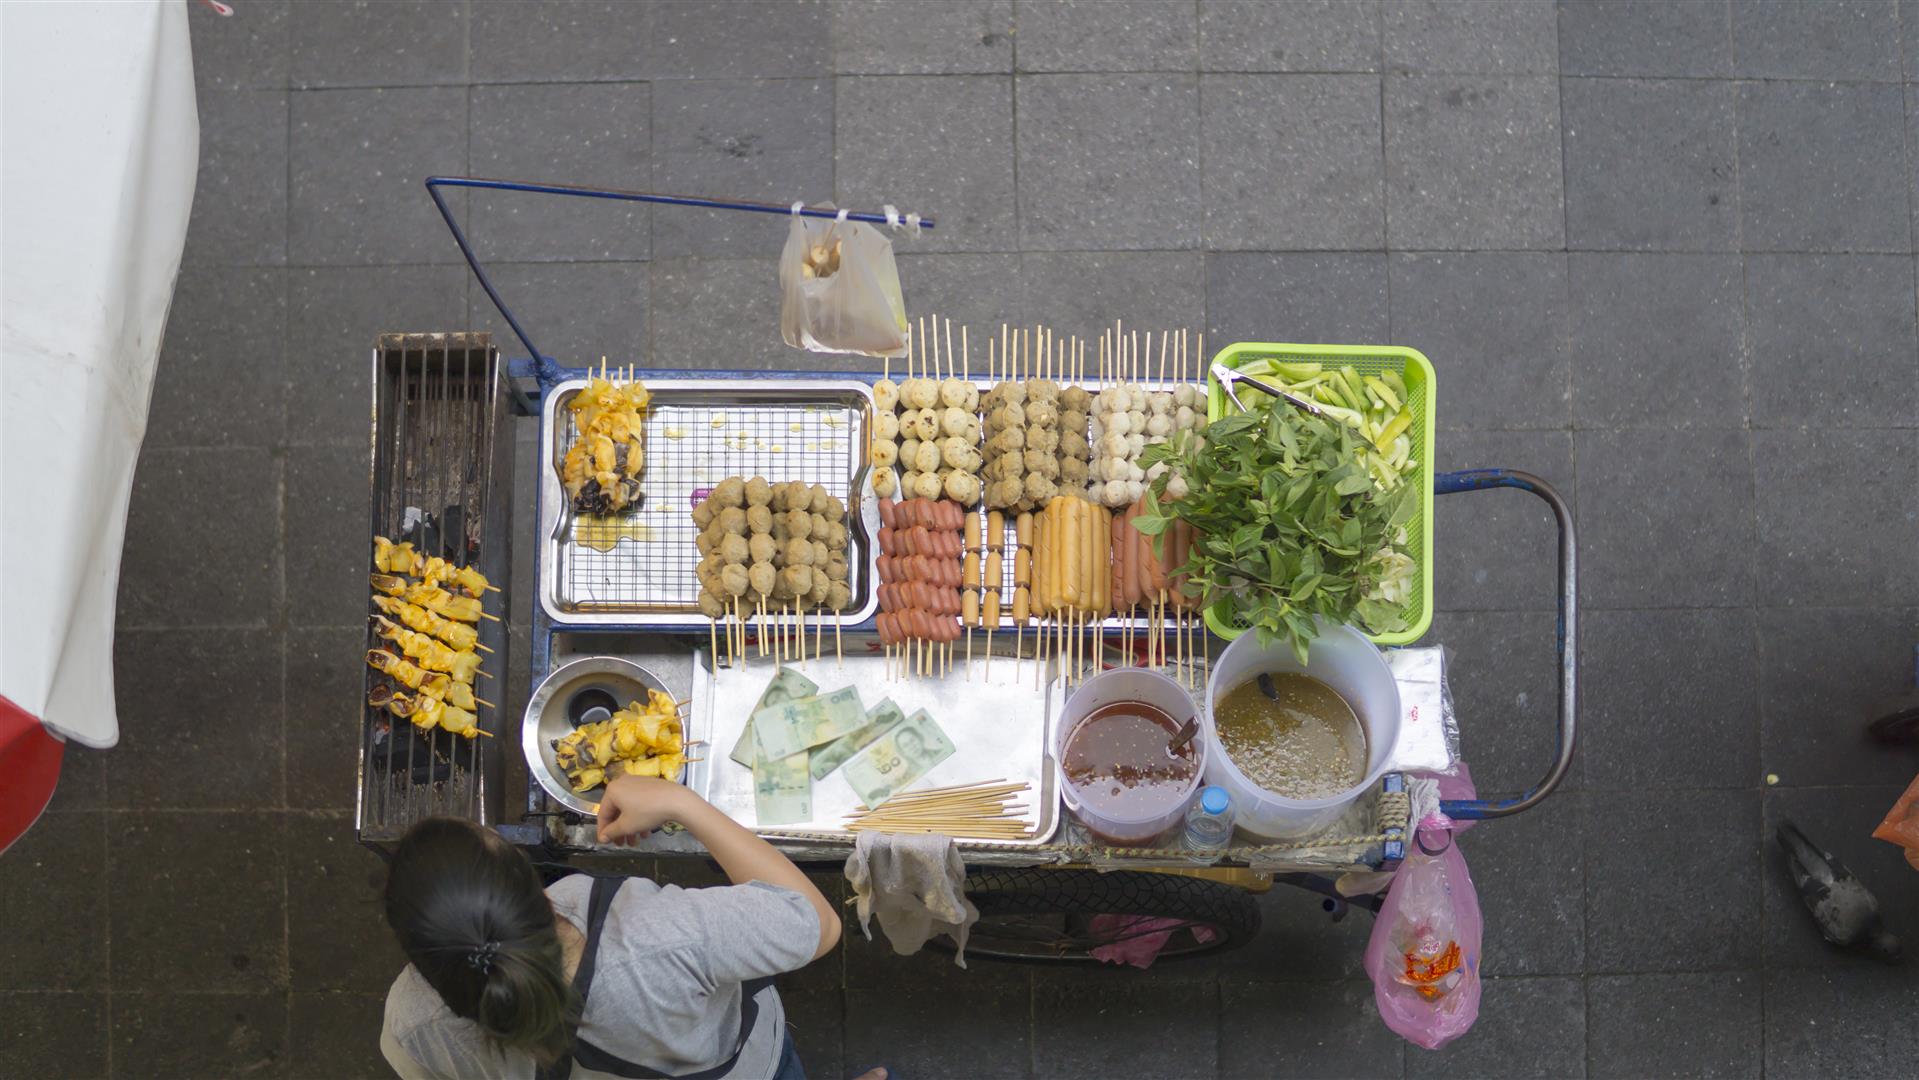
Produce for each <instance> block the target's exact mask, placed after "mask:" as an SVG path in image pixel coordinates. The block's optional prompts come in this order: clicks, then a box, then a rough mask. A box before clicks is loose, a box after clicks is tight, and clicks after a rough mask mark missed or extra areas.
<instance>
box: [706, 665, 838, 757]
mask: <svg viewBox="0 0 1919 1080" xmlns="http://www.w3.org/2000/svg"><path fill="white" fill-rule="evenodd" d="M819 692H820V687H819V684H818V683H816V682H814V681H813V680H811V679H809V678H807V677H806V676H804V675H802V674H800V673H799V672H797V671H794V670H793V669H792V668H781V669H780V673H779V674H778V675H775V676H773V681H772V682H769V683H767V684H766V692H765V693H763V694H761V695H760V701H759V704H757V705H755V706H753V711H754V712H759V711H760V710H761V709H764V708H766V707H767V706H768V705H778V704H779V703H780V702H782V701H791V700H793V699H794V698H803V697H812V696H813V695H814V694H817V693H819ZM726 756H727V757H730V758H732V759H733V760H734V761H737V762H739V763H740V764H742V765H744V766H746V767H747V768H749V769H750V768H752V767H753V718H752V717H751V716H748V717H747V719H746V730H745V731H742V732H740V738H739V741H738V742H735V743H734V744H733V749H732V751H731V752H730V753H728V754H727V755H726Z"/></svg>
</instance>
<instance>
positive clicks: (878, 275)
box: [780, 205, 906, 356]
mask: <svg viewBox="0 0 1919 1080" xmlns="http://www.w3.org/2000/svg"><path fill="white" fill-rule="evenodd" d="M780 336H781V337H782V338H784V339H786V343H787V344H788V345H791V346H793V347H794V348H800V349H808V350H811V351H813V352H830V353H861V354H864V355H866V356H902V355H904V354H905V352H906V301H905V299H904V297H903V296H902V295H901V293H900V274H899V268H898V267H896V266H895V265H894V264H893V242H892V241H891V240H888V239H887V238H886V236H885V235H884V234H882V233H881V232H880V231H879V230H878V229H875V228H874V227H872V226H871V225H868V224H866V223H864V222H860V221H847V220H846V211H844V210H842V211H840V216H839V217H838V218H836V219H834V220H832V221H826V220H823V219H820V218H808V217H801V216H800V214H799V213H798V207H797V205H796V206H795V212H794V214H793V225H792V228H790V229H788V230H787V233H786V248H785V250H783V251H781V252H780Z"/></svg>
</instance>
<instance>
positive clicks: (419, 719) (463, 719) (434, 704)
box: [367, 687, 492, 739]
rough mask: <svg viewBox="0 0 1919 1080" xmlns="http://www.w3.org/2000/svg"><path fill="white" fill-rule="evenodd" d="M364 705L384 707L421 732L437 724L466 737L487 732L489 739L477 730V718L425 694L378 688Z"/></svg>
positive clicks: (368, 696)
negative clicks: (410, 722)
mask: <svg viewBox="0 0 1919 1080" xmlns="http://www.w3.org/2000/svg"><path fill="white" fill-rule="evenodd" d="M382 691H384V692H382ZM367 704H369V705H372V706H374V707H375V708H384V709H386V711H388V712H390V713H392V714H393V715H395V716H399V717H404V718H405V719H408V720H411V721H412V722H413V726H414V727H417V728H419V729H420V730H421V731H431V730H432V729H434V728H435V727H440V728H444V729H446V730H447V731H450V732H452V733H453V734H455V735H462V736H465V737H466V738H469V739H471V738H473V737H474V736H476V735H487V737H488V738H492V736H491V735H488V734H487V732H485V731H482V730H480V719H479V717H477V716H474V715H473V714H472V713H471V712H469V711H467V710H466V709H462V708H460V707H459V706H457V705H449V704H447V703H446V702H444V701H441V700H439V699H438V698H433V697H428V696H427V695H425V694H414V695H409V694H396V693H394V692H392V691H391V690H386V688H385V687H381V688H380V689H377V690H375V691H374V692H373V693H371V694H368V695H367Z"/></svg>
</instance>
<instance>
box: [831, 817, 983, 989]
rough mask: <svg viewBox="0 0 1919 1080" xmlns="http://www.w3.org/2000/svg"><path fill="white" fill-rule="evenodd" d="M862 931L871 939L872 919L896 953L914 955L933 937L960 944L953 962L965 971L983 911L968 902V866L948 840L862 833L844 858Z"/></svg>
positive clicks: (928, 835) (896, 834) (916, 834)
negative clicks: (877, 921)
mask: <svg viewBox="0 0 1919 1080" xmlns="http://www.w3.org/2000/svg"><path fill="white" fill-rule="evenodd" d="M846 880H847V881H848V882H849V883H850V884H851V885H852V886H853V900H854V902H855V903H856V904H857V905H858V906H857V909H856V910H858V912H859V916H860V930H861V931H863V932H864V933H865V934H866V939H867V940H868V941H871V940H873V927H872V923H871V920H872V916H873V915H874V914H876V913H877V914H878V915H879V917H880V929H881V930H884V931H886V940H888V941H890V942H892V944H893V951H894V952H896V953H898V954H900V955H901V956H911V955H912V954H914V953H916V952H918V951H919V950H920V946H922V945H924V944H926V940H927V939H928V938H930V937H932V936H933V935H935V934H949V935H951V936H952V938H953V941H954V942H955V943H957V944H958V945H959V951H958V952H957V954H956V955H955V956H954V962H955V963H957V964H959V966H961V967H965V966H966V935H967V932H968V931H969V930H970V929H971V928H972V925H973V924H974V923H976V922H978V921H979V909H978V908H975V907H974V906H973V905H972V904H971V903H969V902H968V901H967V899H966V864H965V863H964V862H962V861H961V860H960V855H959V848H958V847H957V846H955V845H954V843H953V838H952V837H950V836H939V835H934V834H930V833H929V834H920V833H883V832H862V833H860V836H859V841H858V843H856V844H855V845H854V847H853V854H851V855H848V856H847V857H846Z"/></svg>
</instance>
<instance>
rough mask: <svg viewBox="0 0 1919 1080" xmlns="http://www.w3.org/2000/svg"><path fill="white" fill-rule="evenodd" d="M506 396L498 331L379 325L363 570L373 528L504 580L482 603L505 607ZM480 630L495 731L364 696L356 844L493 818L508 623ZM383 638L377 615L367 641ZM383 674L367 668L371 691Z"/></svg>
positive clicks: (509, 448)
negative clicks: (418, 721) (442, 823)
mask: <svg viewBox="0 0 1919 1080" xmlns="http://www.w3.org/2000/svg"><path fill="white" fill-rule="evenodd" d="M511 395H512V391H511V388H510V385H509V382H508V380H507V377H506V371H505V365H504V364H502V362H501V360H500V354H499V351H498V350H497V349H495V348H494V347H493V342H492V335H490V334H485V333H440V334H386V335H383V336H381V337H380V339H379V341H378V343H377V345H376V346H375V348H374V350H373V403H372V404H373V416H372V420H373V431H372V441H373V462H372V476H371V502H372V513H371V517H370V521H371V525H372V527H371V529H370V530H369V532H368V534H367V543H366V545H365V546H364V547H363V548H362V549H361V551H362V557H363V558H365V559H366V560H367V568H368V571H369V572H373V565H372V550H373V544H372V538H373V537H374V536H385V537H388V538H390V539H392V540H395V541H401V540H409V541H412V543H413V545H414V547H415V549H416V550H418V551H419V552H421V553H422V554H424V555H429V556H431V555H438V556H440V557H441V558H444V559H446V560H447V561H448V562H451V563H454V564H457V565H461V566H476V567H478V568H479V570H480V572H481V573H483V574H485V575H486V576H487V578H488V579H489V580H490V581H492V582H494V583H496V584H497V586H498V587H499V588H500V589H501V590H502V591H501V592H497V593H488V594H487V596H486V598H485V599H484V600H483V601H482V604H483V606H484V608H485V609H486V610H487V611H488V612H489V613H490V614H495V615H498V616H500V618H501V619H502V620H504V618H505V616H506V612H507V599H508V594H507V592H505V591H504V590H506V589H507V588H509V587H510V584H511V583H510V582H509V581H508V580H507V575H508V570H509V568H510V567H511V565H512V529H511V528H510V525H509V518H508V511H509V508H510V505H511V502H512V486H513V467H512V452H513V440H512V437H511V431H510V429H509V428H508V427H507V426H506V425H507V424H508V422H509V418H510V417H511V415H512V397H511ZM479 639H480V644H482V645H484V646H486V647H487V648H489V649H491V650H493V651H492V653H491V654H489V655H488V656H487V657H486V662H485V669H486V670H487V671H488V672H490V673H491V674H492V676H493V678H492V679H491V680H489V679H487V678H485V677H484V676H483V677H481V678H480V679H479V680H477V685H476V686H475V688H474V689H475V693H476V694H478V695H479V696H480V697H482V698H489V699H492V700H493V701H494V702H495V703H494V704H492V705H482V706H480V707H479V708H478V709H476V710H475V713H476V715H477V716H478V718H479V726H480V728H481V729H482V730H484V731H486V732H489V733H491V734H493V735H494V736H495V737H494V738H486V737H484V736H482V737H479V738H474V739H466V738H462V737H460V736H457V735H453V734H450V733H448V732H445V731H441V730H439V729H438V728H435V729H433V730H432V731H430V732H421V731H419V730H418V729H417V728H415V727H414V726H413V725H412V724H410V723H408V722H407V721H405V720H403V719H401V718H399V717H396V716H394V715H392V714H391V713H389V712H387V711H386V710H385V709H381V708H375V707H373V706H371V705H369V704H367V703H366V701H365V700H364V698H363V699H362V701H361V705H360V710H361V740H360V761H359V786H358V797H357V799H356V802H355V808H354V827H355V829H356V831H357V833H358V835H359V838H360V841H361V842H362V843H366V844H371V845H374V846H380V845H385V844H391V843H393V842H396V841H397V840H398V839H399V838H400V836H401V834H403V833H404V832H405V831H406V829H407V827H408V826H409V825H411V824H413V823H414V822H416V821H419V820H421V819H423V818H428V817H435V816H439V815H451V816H455V817H461V818H465V819H467V820H469V821H473V822H477V823H480V824H493V823H495V822H497V821H498V820H499V818H500V804H501V798H500V785H501V776H502V774H501V769H502V762H503V753H504V751H503V746H506V745H508V744H512V743H516V742H517V740H516V739H515V738H514V736H515V735H516V734H517V723H518V719H519V713H518V712H517V711H515V710H512V709H505V710H503V709H502V706H505V705H508V704H509V703H508V701H507V692H506V684H505V681H504V680H505V678H506V672H507V670H508V667H509V663H510V657H509V655H508V648H507V644H508V642H507V633H506V623H505V622H504V621H498V622H496V621H493V620H488V619H482V620H481V621H480V625H479ZM382 644H383V642H382V641H381V639H380V638H379V636H378V634H377V632H376V630H375V629H374V627H373V626H372V624H371V623H370V622H369V624H368V627H367V639H366V647H367V648H368V649H372V648H377V647H379V646H380V645H382ZM383 681H384V679H383V677H382V676H380V675H379V674H378V673H377V672H375V671H373V669H371V668H367V669H366V688H367V689H368V690H369V691H370V690H371V689H373V687H375V686H376V685H379V684H380V683H382V682H383ZM509 748H510V747H509Z"/></svg>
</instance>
